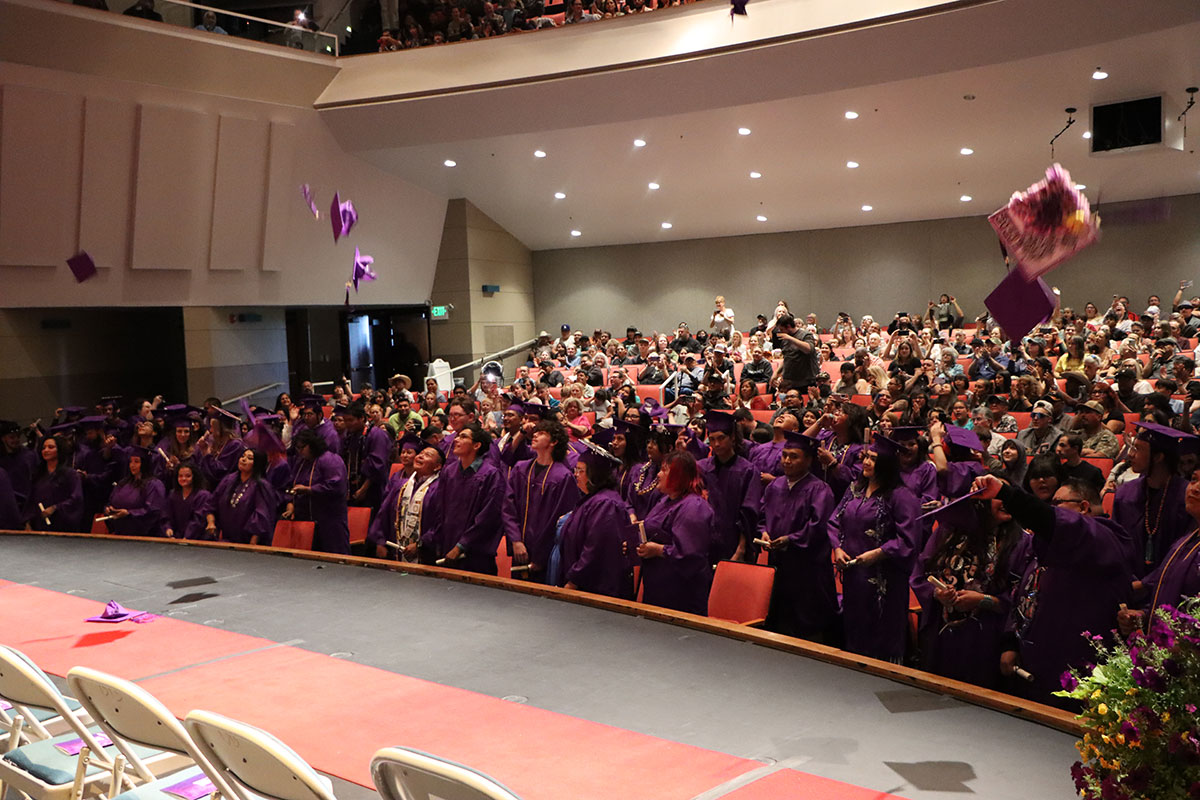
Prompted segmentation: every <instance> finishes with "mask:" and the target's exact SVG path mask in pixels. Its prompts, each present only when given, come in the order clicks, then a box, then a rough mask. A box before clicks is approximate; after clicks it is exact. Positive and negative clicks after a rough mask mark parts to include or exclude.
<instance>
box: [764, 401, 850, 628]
mask: <svg viewBox="0 0 1200 800" xmlns="http://www.w3.org/2000/svg"><path fill="white" fill-rule="evenodd" d="M781 416H782V415H781ZM787 416H791V415H787ZM793 419H794V418H793ZM819 447H820V442H818V441H817V440H816V439H814V438H812V437H811V436H805V435H804V434H802V433H797V432H796V431H794V430H789V431H785V432H784V439H783V449H782V450H781V451H780V462H781V465H782V467H783V475H781V476H780V477H778V478H776V479H775V480H773V481H772V482H771V483H770V484H769V485H768V486H767V488H766V489H764V490H763V496H762V515H761V518H760V522H759V532H760V533H759V535H760V536H761V537H762V538H763V539H766V540H768V541H770V545H768V546H767V551H768V559H769V560H768V563H769V564H770V565H771V566H773V567H775V588H774V591H773V592H772V594H771V611H770V613H769V614H768V615H767V629H768V630H772V631H775V632H776V633H782V634H786V635H788V636H799V637H802V638H804V639H811V640H813V641H824V640H825V639H826V636H827V635H828V633H829V629H830V626H831V625H832V624H833V622H834V620H835V619H836V617H837V611H838V604H837V590H836V589H835V588H834V584H833V560H832V558H831V553H832V550H831V547H830V543H829V515H830V514H832V513H833V506H834V502H833V490H832V489H830V488H829V484H827V483H825V481H823V480H821V479H820V478H818V477H817V476H816V475H813V474H812V468H813V465H814V464H815V463H816V458H817V450H818V449H819Z"/></svg>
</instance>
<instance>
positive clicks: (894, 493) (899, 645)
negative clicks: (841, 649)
mask: <svg viewBox="0 0 1200 800" xmlns="http://www.w3.org/2000/svg"><path fill="white" fill-rule="evenodd" d="M898 451H899V446H898V445H897V443H896V442H894V441H892V440H891V439H888V438H885V437H884V436H881V435H879V434H876V435H875V438H874V439H873V440H872V442H871V444H870V446H869V447H868V448H867V449H866V451H865V454H864V456H863V460H862V477H860V478H859V479H858V480H857V481H855V482H854V483H853V484H852V485H851V486H850V488H849V489H847V491H846V494H845V495H844V496H843V497H842V500H841V502H840V503H839V504H838V507H837V509H836V510H835V511H834V512H833V516H832V517H831V518H830V520H829V538H830V542H831V544H832V545H833V548H834V551H833V557H834V564H835V565H836V566H837V568H838V569H839V570H840V571H841V573H842V618H843V621H844V624H845V646H846V649H847V650H849V651H850V652H852V653H859V654H860V655H865V656H870V657H871V658H878V659H880V660H882V661H892V662H895V663H899V662H900V660H901V659H902V658H903V657H904V643H905V632H906V630H907V626H906V624H905V623H906V620H907V617H908V579H909V576H910V575H911V574H912V569H913V563H914V562H915V561H916V558H917V550H918V547H919V545H920V536H921V522H920V520H919V519H918V516H919V514H920V505H919V504H918V502H917V498H916V496H915V495H914V494H913V493H912V492H910V491H909V490H908V489H907V488H906V487H905V486H904V483H903V481H902V480H901V478H900V459H899V456H898Z"/></svg>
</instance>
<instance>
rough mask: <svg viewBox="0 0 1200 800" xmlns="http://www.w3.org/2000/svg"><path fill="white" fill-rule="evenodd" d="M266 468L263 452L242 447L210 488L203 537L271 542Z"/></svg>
mask: <svg viewBox="0 0 1200 800" xmlns="http://www.w3.org/2000/svg"><path fill="white" fill-rule="evenodd" d="M340 460H341V459H339V461H340ZM266 471H267V454H266V453H264V452H262V451H261V450H249V449H243V450H242V454H241V456H240V457H239V458H238V460H237V465H236V468H235V471H234V472H233V473H231V474H229V475H226V476H225V477H224V478H222V479H221V482H220V483H219V484H217V488H216V489H214V490H213V493H212V498H211V502H210V504H209V508H208V510H207V512H206V515H207V524H206V525H205V533H206V537H207V538H210V539H215V538H218V536H219V537H220V539H221V540H222V541H226V542H237V543H239V544H261V545H269V544H270V543H271V538H272V537H273V536H274V535H275V506H276V500H275V490H274V489H272V488H271V484H269V483H267V481H266V480H265V479H264V477H263V476H264V475H265V474H266ZM344 497H345V495H344V494H343V498H344ZM343 502H344V500H343Z"/></svg>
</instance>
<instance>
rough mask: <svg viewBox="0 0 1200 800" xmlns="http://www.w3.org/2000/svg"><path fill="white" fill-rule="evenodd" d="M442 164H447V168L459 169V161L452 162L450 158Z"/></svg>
mask: <svg viewBox="0 0 1200 800" xmlns="http://www.w3.org/2000/svg"><path fill="white" fill-rule="evenodd" d="M442 163H443V164H445V165H446V166H447V167H457V166H458V162H457V161H451V160H450V159H448V158H447V159H446V160H445V161H443V162H442Z"/></svg>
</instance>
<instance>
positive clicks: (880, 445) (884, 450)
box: [871, 433, 901, 456]
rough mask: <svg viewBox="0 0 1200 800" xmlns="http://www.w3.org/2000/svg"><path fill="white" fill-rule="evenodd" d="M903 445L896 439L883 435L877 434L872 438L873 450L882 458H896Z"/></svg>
mask: <svg viewBox="0 0 1200 800" xmlns="http://www.w3.org/2000/svg"><path fill="white" fill-rule="evenodd" d="M900 448H901V444H900V443H899V442H897V441H896V440H895V439H889V438H888V437H886V436H884V435H883V434H882V433H877V434H875V435H874V436H873V437H871V449H872V450H874V451H875V452H876V453H877V454H878V455H881V456H895V455H897V454H899V452H900Z"/></svg>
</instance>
